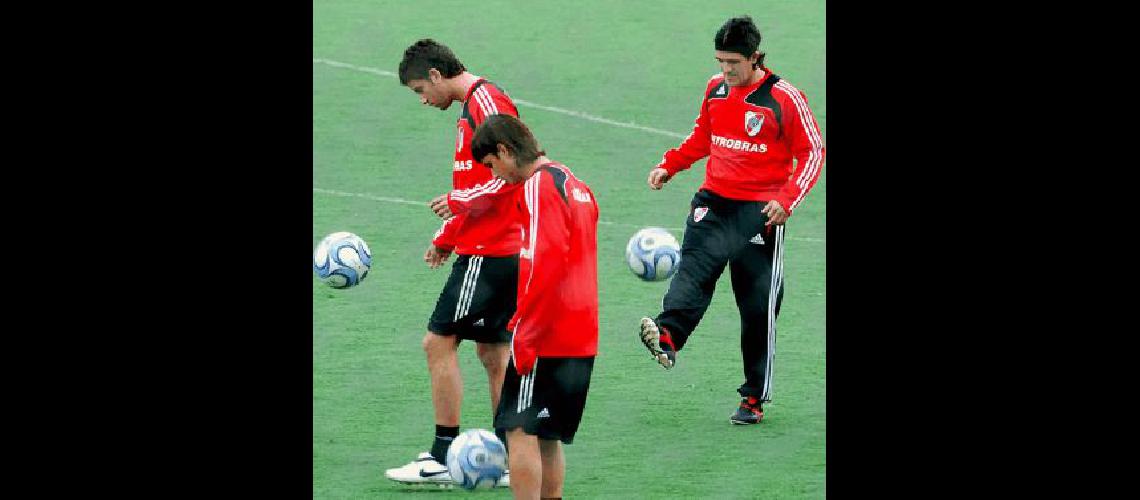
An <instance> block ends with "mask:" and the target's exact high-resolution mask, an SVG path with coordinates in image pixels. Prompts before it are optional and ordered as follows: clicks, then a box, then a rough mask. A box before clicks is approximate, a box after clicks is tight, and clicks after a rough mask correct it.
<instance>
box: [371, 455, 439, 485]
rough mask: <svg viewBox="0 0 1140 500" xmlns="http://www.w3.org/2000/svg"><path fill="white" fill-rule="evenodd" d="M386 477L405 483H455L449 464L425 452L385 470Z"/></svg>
mask: <svg viewBox="0 0 1140 500" xmlns="http://www.w3.org/2000/svg"><path fill="white" fill-rule="evenodd" d="M384 477H387V478H388V479H391V480H393V481H396V482H398V483H404V484H438V485H440V486H448V485H454V484H456V483H455V480H454V479H451V474H448V473H447V466H446V465H444V464H441V463H439V462H438V461H436V459H435V457H433V456H431V453H428V452H426V451H425V452H423V453H420V456H418V457H416V459H415V460H413V461H412V463H409V464H407V465H405V466H403V467H397V468H395V469H388V470H386V471H384Z"/></svg>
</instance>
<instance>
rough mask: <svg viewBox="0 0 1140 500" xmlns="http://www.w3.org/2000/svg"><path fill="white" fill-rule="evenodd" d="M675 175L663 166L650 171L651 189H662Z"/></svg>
mask: <svg viewBox="0 0 1140 500" xmlns="http://www.w3.org/2000/svg"><path fill="white" fill-rule="evenodd" d="M672 178H673V176H671V175H669V172H668V171H667V170H665V169H663V168H660V167H658V168H655V169H653V170H651V171H650V172H649V189H661V186H664V185H665V183H666V182H669V179H672Z"/></svg>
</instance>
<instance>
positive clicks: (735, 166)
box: [657, 68, 824, 215]
mask: <svg viewBox="0 0 1140 500" xmlns="http://www.w3.org/2000/svg"><path fill="white" fill-rule="evenodd" d="M763 69H764V71H765V73H766V74H765V75H764V78H762V79H761V80H760V81H759V82H757V83H755V84H753V85H749V86H747V87H732V86H730V85H728V83H726V82H725V81H724V74H722V73H717V74H715V75H713V77H712V78H711V79H709V82H708V85H707V86H706V87H705V97H704V99H703V100H702V101H701V111H700V114H698V115H697V120H696V125H695V126H694V127H693V131H692V133H690V134H689V136H688V137H687V138H685V140H684V142H682V143H681V145H680V146H678V147H677V148H674V149H670V150H669V151H666V152H665V155H664V157H663V158H662V159H661V163H660V164H658V165H657V166H658V167H659V168H664V169H665V170H666V171H668V172H669V175H670V176H672V175H675V174H676V173H677V172H680V171H682V170H685V169H687V168H689V167H690V166H691V165H692V164H693V162H695V161H697V160H700V159H701V158H704V157H705V156H708V157H709V161H708V164H707V165H706V167H705V182H704V184H703V185H701V189H707V190H709V191H712V192H714V193H716V194H718V195H721V196H723V197H725V198H730V199H734V200H751V201H769V200H776V201H778V202H780V206H782V207H783V208H784V211H786V212H787V213H788V214H789V215H791V213H792V211H793V210H794V209H795V208H796V206H798V205H799V204H800V202H802V201H803V199H804V196H805V195H807V193H808V191H810V190H811V188H812V186H814V185H815V182H816V180H818V179H819V173H820V172H821V169H822V167H823V157H824V147H823V138H822V136H821V135H820V133H819V125H818V124H816V122H815V117H814V116H813V115H812V112H811V109H810V108H808V104H807V96H805V95H804V93H803V92H800V90H799V89H797V88H795V87H793V86H792V84H790V83H788V82H787V81H786V80H782V79H781V78H780V77H779V76H776V75H774V74H772V72H770V71H768V69H767V68H763ZM793 158H794V159H795V160H796V162H797V164H798V169H795V170H794V169H793V165H792V159H793Z"/></svg>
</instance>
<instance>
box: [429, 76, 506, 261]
mask: <svg viewBox="0 0 1140 500" xmlns="http://www.w3.org/2000/svg"><path fill="white" fill-rule="evenodd" d="M499 113H502V114H507V115H511V116H514V117H516V118H517V117H518V116H519V112H518V109H517V108H516V107H515V104H514V102H512V101H511V98H510V97H509V96H507V94H506V93H505V92H503V91H502V90H500V89H499V88H498V87H496V86H495V84H493V83H491V82H488V81H487V80H485V79H483V78H480V79H479V80H478V81H476V82H475V84H474V85H472V86H471V88H470V89H468V90H467V95H466V96H465V97H464V98H463V108H462V110H461V111H460V115H459V121H458V123H457V124H456V129H457V130H456V138H455V166H454V168H453V170H452V174H451V183H452V188H453V189H457V190H463V189H470V188H474V187H477V186H481V185H485V184H487V183H489V182H491V181H493V180H494V176H493V173H492V172H491V169H490V168H489V167H487V166H485V165H483V164H482V163H479V162H477V161H475V160H474V159H473V158H472V157H471V138H472V137H473V136H474V135H475V128H476V127H478V126H479V125H480V124H482V123H483V121H484V120H486V119H487V117H488V116H491V115H494V114H499ZM449 197H450V196H449ZM509 214H510V208H509V207H507V206H506V205H502V204H498V203H492V204H488V205H487V206H485V207H483V208H482V209H480V210H471V211H469V212H468V213H461V214H460V213H457V214H456V215H455V216H454V217H451V218H450V219H447V220H445V221H443V226H442V227H440V228H439V231H436V233H435V238H433V239H432V244H433V245H435V246H437V247H440V248H443V249H446V250H455V253H457V254H460V255H485V256H505V255H517V254H518V253H519V245H520V241H519V235H520V234H521V230H522V229H521V227H520V225H519V224H518V223H515V222H512V220H513V219H512V218H511V216H510V215H509Z"/></svg>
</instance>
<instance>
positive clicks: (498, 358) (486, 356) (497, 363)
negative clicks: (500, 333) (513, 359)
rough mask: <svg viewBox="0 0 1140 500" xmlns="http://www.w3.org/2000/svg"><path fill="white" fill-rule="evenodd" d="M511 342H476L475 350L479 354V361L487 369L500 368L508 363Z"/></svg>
mask: <svg viewBox="0 0 1140 500" xmlns="http://www.w3.org/2000/svg"><path fill="white" fill-rule="evenodd" d="M508 345H509V344H505V343H504V344H482V343H480V344H476V347H475V351H476V352H477V353H478V355H479V361H481V362H482V363H483V366H484V367H485V368H487V369H491V368H499V367H501V366H503V365H505V364H506V362H507V353H508V352H510V350H509V349H508Z"/></svg>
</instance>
